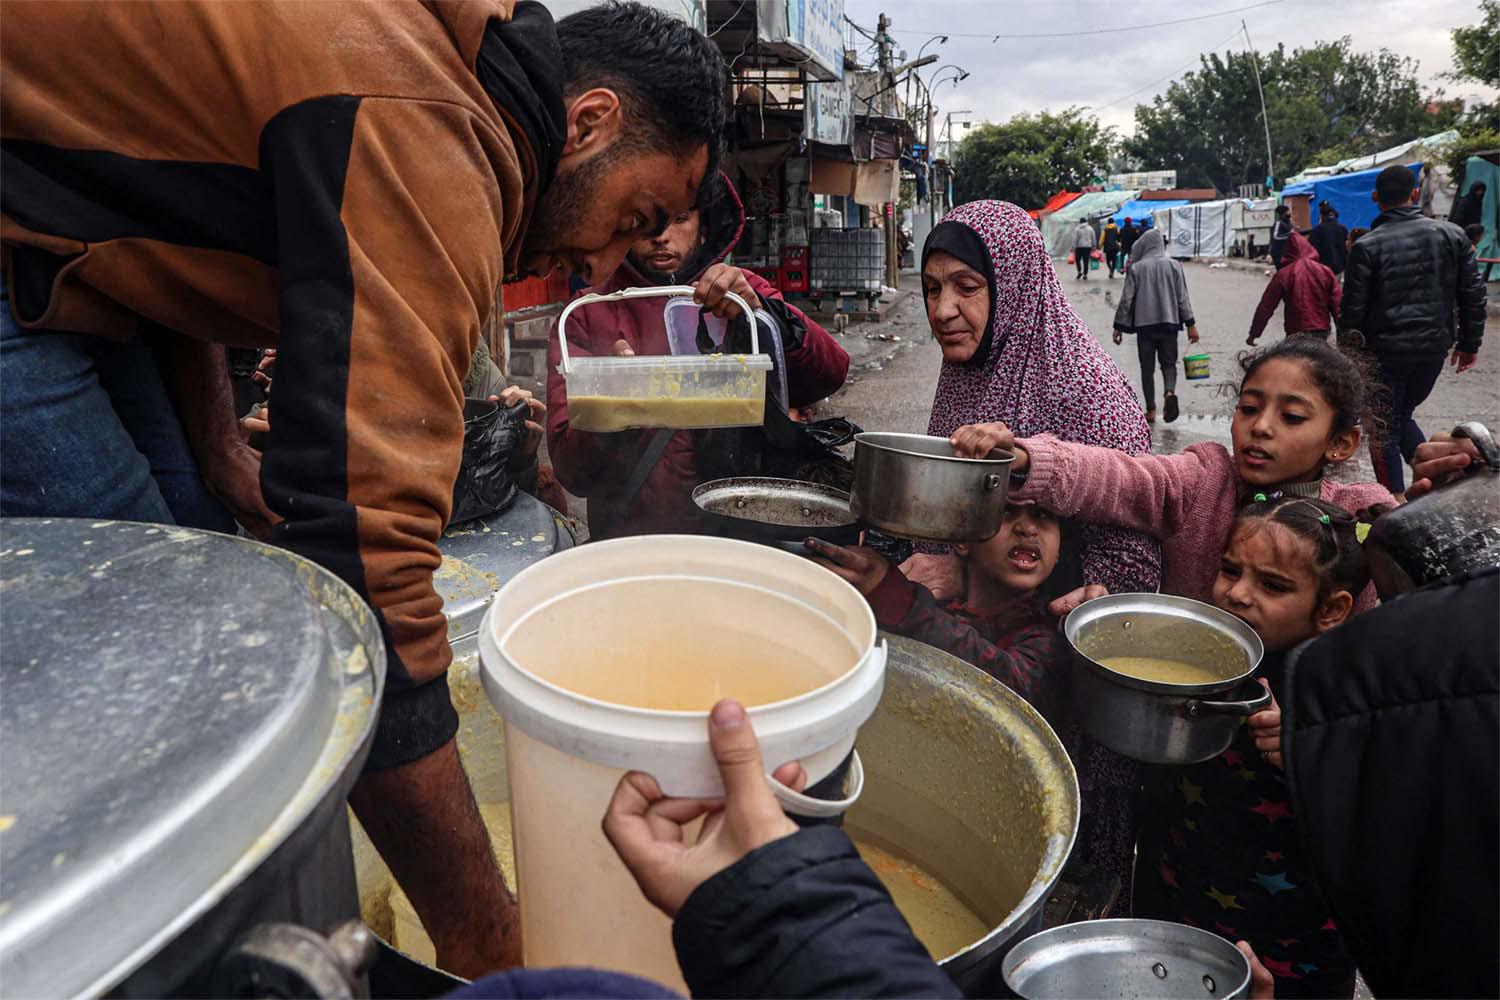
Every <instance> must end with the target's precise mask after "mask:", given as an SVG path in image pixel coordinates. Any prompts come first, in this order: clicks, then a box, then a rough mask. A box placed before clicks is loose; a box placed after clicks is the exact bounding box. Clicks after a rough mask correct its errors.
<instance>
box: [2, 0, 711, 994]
mask: <svg viewBox="0 0 1500 1000" xmlns="http://www.w3.org/2000/svg"><path fill="white" fill-rule="evenodd" d="M0 66H3V72H4V77H5V86H4V91H3V94H0V153H3V161H0V168H3V177H4V180H3V186H0V209H3V216H0V239H3V243H4V250H5V272H4V276H5V283H6V288H7V290H8V293H9V297H10V302H9V303H8V305H9V314H8V315H6V317H5V322H4V324H3V333H4V338H3V339H4V343H3V344H0V346H3V347H4V350H3V351H0V376H3V384H0V398H3V400H4V402H3V403H0V429H3V431H0V433H3V435H4V436H3V440H0V447H3V448H4V450H5V452H6V458H7V462H6V463H5V469H4V472H3V477H0V478H3V480H4V482H3V485H4V490H3V501H4V502H3V504H0V513H4V514H11V515H25V514H54V515H74V516H119V515H118V510H119V509H124V510H132V509H135V508H132V507H130V506H129V505H128V504H125V505H124V506H122V507H121V508H118V509H108V508H109V500H110V498H111V497H113V496H114V495H115V487H116V486H117V484H112V483H108V482H103V481H96V480H97V473H98V470H97V468H96V467H93V466H91V465H90V464H89V463H88V462H87V461H83V462H80V461H79V460H78V457H77V456H72V455H70V454H69V453H68V450H67V449H66V448H55V447H48V446H47V441H46V440H45V439H46V438H47V436H48V435H50V434H52V433H57V434H62V433H63V431H64V429H65V428H69V427H76V426H77V422H78V418H79V414H81V413H86V414H87V422H89V424H90V426H91V427H95V426H96V432H92V433H85V434H84V435H82V437H84V438H87V439H88V440H90V441H94V442H95V443H97V442H98V441H106V440H111V441H112V440H115V439H116V438H121V439H123V440H124V441H125V442H126V444H125V446H124V447H123V448H117V449H115V450H114V452H115V453H114V454H111V455H106V456H103V457H104V458H107V459H113V458H120V459H121V460H122V462H125V463H126V464H128V463H129V462H130V461H145V459H143V458H142V457H141V456H140V455H139V454H125V452H128V451H129V450H130V447H129V438H128V436H126V435H124V434H116V435H114V436H111V434H110V433H107V431H110V432H112V431H117V430H119V429H120V428H119V426H118V425H120V424H121V423H122V420H121V415H122V414H124V413H125V412H126V411H127V410H129V409H130V408H131V407H132V406H134V407H137V408H139V404H140V403H141V399H140V398H129V397H130V389H129V387H128V386H127V387H125V388H124V389H121V388H120V387H119V386H118V385H116V386H113V387H110V388H111V389H112V394H105V393H101V392H100V387H101V384H102V383H101V380H100V377H99V375H100V373H99V372H98V371H96V370H93V369H90V368H88V365H89V364H97V361H96V359H97V357H98V355H97V354H90V353H88V352H89V351H90V350H92V347H93V346H94V345H97V344H102V343H108V342H132V341H134V340H136V339H137V338H139V337H140V335H141V334H142V331H143V330H145V329H146V328H147V327H148V326H149V328H150V329H151V330H152V331H153V337H155V338H156V340H157V343H158V346H160V347H162V350H163V352H164V354H165V355H167V356H170V357H174V358H176V359H177V363H176V364H174V365H171V366H169V372H168V374H169V376H170V377H169V378H168V379H167V383H168V385H167V387H168V389H169V390H170V391H171V392H172V394H173V395H174V397H175V398H174V400H173V402H174V403H175V405H176V412H177V413H178V414H180V415H181V417H182V428H181V429H182V430H183V431H184V432H185V433H186V438H187V441H188V442H189V443H190V444H191V446H192V452H193V456H194V458H195V459H196V461H197V463H198V466H199V468H200V469H201V470H202V471H203V472H204V474H205V477H206V478H207V479H208V481H209V485H210V486H211V487H212V488H213V489H214V490H215V492H217V493H218V494H219V495H220V496H223V497H226V498H228V499H229V500H231V501H232V503H231V506H232V507H233V508H235V509H236V510H237V511H238V512H239V513H240V514H241V518H242V521H245V522H247V523H249V524H255V523H256V517H257V514H259V516H260V518H261V519H262V520H263V523H264V525H266V526H268V525H269V523H270V522H271V521H273V520H274V521H276V522H277V523H276V524H275V526H274V528H269V531H270V536H269V537H270V538H271V540H272V541H274V542H276V543H278V544H281V545H284V546H285V547H287V548H289V549H291V550H292V551H294V552H297V553H299V554H301V555H304V556H307V557H309V558H312V559H314V560H316V561H317V562H319V563H321V564H322V565H324V566H326V567H328V568H329V569H331V570H333V571H334V572H336V573H338V574H339V576H341V577H342V578H343V579H344V580H345V581H347V582H348V583H350V584H351V585H352V586H354V587H355V588H356V589H358V591H359V592H360V593H361V594H362V595H363V596H364V597H365V598H366V599H367V600H368V601H369V602H370V604H371V605H372V606H373V607H374V608H375V610H376V611H377V613H378V614H379V616H380V619H381V625H382V631H383V633H384V635H385V639H386V643H387V647H388V650H389V661H388V671H387V679H386V696H385V701H384V704H383V707H382V712H381V718H380V723H379V727H378V730H377V733H376V737H375V745H374V749H373V751H372V754H371V758H370V764H369V766H368V768H367V770H366V773H365V774H364V775H363V777H362V778H361V780H360V782H359V784H358V786H357V787H356V790H355V793H354V794H353V796H352V802H353V804H354V806H355V809H356V810H357V812H358V814H359V816H360V819H361V821H362V822H363V823H364V825H365V827H366V829H367V830H368V831H369V832H370V834H371V837H372V838H373V839H374V841H375V843H376V844H377V846H378V847H379V848H380V850H381V852H382V854H384V856H385V857H386V859H387V861H388V862H389V863H390V866H391V868H392V869H393V871H394V872H395V873H396V876H397V878H398V879H399V880H400V882H401V884H402V885H403V886H404V887H405V888H406V890H407V892H408V893H409V894H410V896H411V899H412V901H413V903H414V904H415V906H416V908H417V911H418V913H419V914H420V915H421V916H422V919H423V922H424V923H425V924H426V925H427V928H428V930H429V931H430V932H431V934H432V937H433V938H434V940H435V942H436V944H437V948H438V958H439V961H440V963H441V964H443V965H444V966H445V967H447V968H448V969H450V970H452V971H454V972H457V973H461V974H464V975H470V976H472V975H475V974H478V973H481V972H484V971H486V970H488V969H492V968H496V967H499V966H502V965H506V964H513V963H515V962H517V961H519V957H520V949H519V935H518V934H516V933H514V932H513V924H514V901H513V899H512V897H511V896H510V894H509V892H508V890H507V889H506V887H505V885H504V882H503V879H502V878H501V876H500V874H499V872H498V870H497V869H496V867H495V865H494V862H493V860H492V859H491V856H490V851H489V843H488V840H487V837H486V835H485V832H484V828H483V825H482V824H481V823H480V820H479V816H478V811H477V809H476V808H475V806H474V802H473V797H472V794H471V793H470V792H469V790H468V787H467V784H466V782H465V780H464V777H463V773H462V770H461V768H460V765H459V761H458V757H457V754H456V752H455V751H454V748H453V735H454V733H455V731H456V729H457V717H456V714H455V713H454V710H453V706H452V704H451V702H450V700H449V697H448V691H447V684H446V680H445V672H446V669H447V667H448V664H449V661H450V659H451V653H450V650H449V648H448V643H447V640H446V637H445V635H446V628H445V620H444V617H443V610H442V601H441V599H440V598H439V597H438V596H437V593H436V592H435V591H434V589H433V585H432V574H433V571H434V570H435V569H437V567H438V565H439V563H440V555H439V552H438V548H437V541H438V538H439V536H440V534H441V532H442V529H443V525H444V523H445V521H446V520H447V518H448V515H449V513H450V511H449V505H450V502H451V500H450V498H451V490H452V484H453V481H454V478H455V476H456V473H457V469H458V465H459V459H460V453H461V444H462V438H463V417H462V403H463V399H462V389H461V382H462V379H463V376H464V372H465V371H466V370H467V368H468V365H469V359H470V357H471V356H472V354H473V352H474V349H475V345H476V344H477V343H478V342H479V340H480V337H481V334H482V331H484V330H485V329H486V328H488V327H489V326H490V325H491V324H493V323H495V322H496V321H497V320H498V318H499V311H500V298H499V293H498V289H499V286H500V284H501V282H502V281H503V280H504V279H505V278H507V277H508V276H512V275H519V274H524V273H544V272H546V271H548V270H550V269H552V268H553V267H559V266H560V267H563V268H566V269H569V270H572V271H574V272H577V273H579V274H580V275H581V276H582V277H583V279H584V280H585V281H588V282H590V283H592V282H596V281H601V280H603V279H604V278H605V277H607V276H608V275H610V274H611V273H613V272H614V270H615V269H616V268H617V267H618V266H619V264H620V262H621V260H622V259H623V258H624V255H625V252H626V250H627V248H628V247H629V246H630V245H631V243H632V242H634V241H635V240H638V239H641V238H643V237H645V236H648V235H650V234H652V233H654V232H658V231H660V230H661V229H662V228H663V227H664V226H665V225H666V223H667V220H668V219H671V218H672V217H674V216H676V215H678V214H679V213H681V212H683V211H685V210H686V209H687V208H688V207H689V206H690V205H691V204H693V202H694V199H695V196H696V191H697V188H698V186H699V184H700V183H701V182H702V179H703V177H704V175H705V172H706V171H707V170H709V169H712V168H713V166H714V164H713V162H712V161H713V160H714V159H716V156H717V152H718V148H719V143H720V137H721V133H722V129H723V119H724V111H723V105H722V95H723V65H722V62H721V60H720V58H719V56H718V54H717V52H716V51H715V49H714V47H713V45H712V43H710V42H709V41H708V40H707V39H705V38H704V37H703V36H702V35H701V34H699V33H698V32H696V31H694V30H693V29H692V28H690V27H688V26H687V25H686V24H684V23H683V22H681V21H678V20H676V19H673V18H671V17H668V16H666V15H663V14H660V13H658V12H655V11H653V10H651V9H650V8H646V7H644V6H641V5H638V4H628V3H627V4H610V5H606V6H601V7H594V8H590V9H588V10H586V11H584V12H582V13H579V14H576V15H574V16H572V17H569V18H565V19H564V20H562V21H561V22H559V23H558V24H556V25H554V24H553V22H552V19H551V16H550V15H549V14H548V13H547V11H546V10H545V8H543V7H542V6H541V5H540V4H537V3H531V2H527V0H520V2H517V0H468V2H441V0H431V2H428V3H423V4H410V5H407V4H390V3H338V2H322V3H301V4H286V5H282V4H270V3H242V4H181V3H151V2H135V3H112V4H56V3H45V2H44V3H35V4H33V3H22V2H15V3H7V4H6V9H5V31H4V35H3V38H0ZM59 331H61V332H59ZM224 345H240V346H254V347H266V346H273V345H274V346H276V347H277V348H278V352H279V354H278V371H277V382H276V420H275V421H274V423H273V429H272V431H271V434H270V440H269V443H268V445H267V447H266V449H265V453H264V462H263V464H262V465H261V466H260V468H259V470H258V482H257V470H256V468H255V466H254V463H253V460H250V459H248V458H247V456H246V454H245V452H244V451H243V450H242V446H241V444H240V442H239V440H238V438H237V437H236V436H235V427H234V419H233V417H234V414H233V413H232V411H231V408H230V403H229V393H228V386H227V383H226V380H225V378H224V369H223V348H224ZM36 351H40V352H43V353H46V352H52V353H53V354H57V353H59V352H69V351H71V352H75V354H76V359H82V360H80V362H79V363H80V364H81V365H82V367H81V368H79V369H78V371H77V372H76V374H77V375H78V378H77V380H76V381H77V383H78V384H77V385H76V386H75V385H74V381H75V380H74V379H73V378H72V374H70V375H69V379H68V381H67V383H66V385H64V384H63V382H62V381H61V380H60V379H59V380H56V381H55V382H54V384H50V385H39V383H46V382H47V380H48V377H46V376H44V377H41V378H38V377H37V375H36V374H35V372H36V371H37V369H24V370H23V369H22V368H19V367H17V365H18V364H19V362H17V363H16V364H13V363H12V359H21V358H23V357H29V356H31V354H29V353H28V352H32V353H35V352H36ZM70 359H73V357H72V356H71V355H70ZM76 359H74V360H76ZM41 370H43V371H46V370H47V369H45V368H44V369H41ZM54 370H56V369H54ZM105 374H106V375H107V374H108V373H105ZM44 388H45V389H47V390H49V391H50V392H51V395H46V394H44V393H43V392H42V391H41V390H42V389H44ZM75 390H76V391H75ZM85 390H87V391H85ZM106 395H107V399H106V402H105V403H104V404H103V405H97V401H98V399H99V398H101V397H104V396H106ZM85 396H87V397H88V398H90V399H93V400H94V401H95V404H92V409H82V408H80V406H81V403H82V401H83V400H84V398H85ZM75 403H78V404H80V406H74V405H73V404H75ZM162 415H163V414H157V416H162ZM165 416H167V417H171V414H170V412H169V413H167V414H165ZM174 419H175V418H174ZM106 424H109V425H110V426H109V427H106V426H105V425H106ZM12 428H15V429H16V430H17V432H18V435H19V431H20V429H21V428H27V429H28V437H29V438H30V439H31V440H29V441H22V440H19V437H18V436H17V437H13V436H12V434H11V433H10V432H11V430H12ZM127 430H128V428H127ZM38 436H40V437H41V438H43V439H44V440H43V441H42V442H41V446H40V447H30V449H29V450H28V448H27V446H28V445H33V446H34V445H37V444H38V442H37V441H36V440H35V439H36V438H37V437H38ZM13 446H14V450H13ZM12 456H15V461H14V462H12V461H11V459H12ZM28 456H29V457H30V460H29V461H28V460H26V459H27V458H28ZM70 462H71V463H72V464H71V465H70ZM75 466H81V467H75ZM59 477H62V479H63V481H64V482H65V483H66V484H67V488H65V489H62V490H58V489H49V488H48V487H49V485H52V484H53V483H55V481H56V480H57V479H58V478H59ZM141 478H142V481H143V482H147V481H148V480H149V477H148V476H142V477H141ZM262 495H263V497H264V502H263V503H262V500H261V497H262ZM267 508H269V509H268V510H267ZM164 516H169V515H164ZM184 721H185V724H191V723H190V720H184Z"/></svg>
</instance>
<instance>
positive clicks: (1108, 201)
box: [1042, 191, 1144, 257]
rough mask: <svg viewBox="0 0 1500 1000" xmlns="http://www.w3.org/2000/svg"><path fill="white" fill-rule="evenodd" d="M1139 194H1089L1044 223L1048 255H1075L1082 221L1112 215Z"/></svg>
mask: <svg viewBox="0 0 1500 1000" xmlns="http://www.w3.org/2000/svg"><path fill="white" fill-rule="evenodd" d="M1138 194H1140V192H1139V191H1089V192H1087V193H1085V194H1082V195H1079V196H1078V197H1077V198H1075V199H1073V200H1072V201H1071V202H1069V203H1068V204H1066V205H1064V206H1063V207H1062V208H1060V209H1058V210H1057V211H1056V212H1053V213H1052V214H1051V215H1049V216H1047V217H1046V218H1045V219H1043V220H1042V242H1043V243H1045V244H1046V245H1047V252H1048V253H1050V254H1051V255H1052V256H1054V257H1066V256H1067V255H1068V254H1070V253H1072V252H1073V230H1074V229H1075V228H1076V227H1077V225H1078V221H1079V220H1080V219H1083V220H1085V221H1088V222H1093V221H1095V220H1099V219H1103V218H1105V217H1106V216H1109V215H1113V214H1114V213H1115V212H1116V211H1117V210H1118V209H1119V207H1120V206H1121V205H1123V204H1125V203H1126V202H1128V201H1133V200H1134V199H1135V196H1136V195H1138ZM1143 214H1144V213H1143Z"/></svg>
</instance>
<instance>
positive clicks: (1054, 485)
mask: <svg viewBox="0 0 1500 1000" xmlns="http://www.w3.org/2000/svg"><path fill="white" fill-rule="evenodd" d="M1018 444H1020V445H1021V446H1022V447H1024V448H1025V449H1026V453H1027V455H1028V456H1029V458H1030V463H1031V464H1030V470H1029V472H1028V475H1027V479H1026V482H1025V484H1023V485H1021V486H1018V487H1015V488H1013V490H1012V492H1011V496H1012V497H1014V498H1015V499H1017V500H1035V501H1037V502H1038V503H1040V504H1041V505H1042V506H1044V507H1049V508H1051V509H1052V510H1054V511H1056V512H1057V513H1058V514H1060V515H1062V516H1063V517H1076V518H1079V519H1080V520H1083V521H1096V522H1100V523H1104V524H1115V525H1119V526H1121V527H1124V528H1133V529H1135V530H1136V531H1142V532H1145V533H1146V534H1148V535H1152V536H1154V537H1155V538H1157V539H1159V540H1160V541H1161V590H1162V593H1165V594H1176V595H1178V596H1181V597H1191V598H1193V599H1195V600H1199V601H1211V600H1212V599H1213V586H1214V578H1215V577H1216V576H1217V575H1218V572H1219V557H1220V556H1221V555H1222V554H1223V552H1224V549H1225V548H1226V547H1227V546H1228V544H1229V529H1230V526H1231V525H1232V524H1233V523H1234V517H1235V513H1236V511H1237V510H1238V508H1239V506H1240V498H1241V496H1242V495H1243V494H1244V493H1245V492H1246V491H1247V489H1248V488H1247V487H1246V485H1245V483H1244V482H1243V481H1241V479H1240V477H1239V474H1238V473H1237V472H1236V471H1235V468H1234V458H1233V456H1231V455H1230V454H1229V451H1228V450H1227V449H1225V447H1224V446H1223V445H1221V444H1213V443H1208V444H1195V445H1190V446H1189V447H1188V449H1187V450H1186V451H1184V452H1181V453H1179V454H1176V455H1127V454H1125V453H1124V452H1121V451H1115V450H1114V449H1112V448H1091V447H1089V446H1088V445H1081V444H1073V443H1071V442H1067V441H1059V440H1058V439H1057V438H1054V437H1052V436H1051V435H1048V434H1044V435H1041V436H1039V437H1033V438H1025V439H1023V440H1021V441H1019V442H1018ZM1318 496H1319V497H1321V498H1322V499H1324V500H1326V501H1328V502H1329V503H1333V504H1336V505H1338V506H1340V507H1342V508H1344V509H1345V510H1347V511H1349V512H1350V513H1355V512H1357V511H1359V510H1362V509H1363V508H1365V507H1369V506H1370V505H1371V504H1377V503H1384V504H1394V503H1395V502H1396V501H1395V498H1393V497H1392V496H1391V494H1390V491H1389V490H1387V489H1386V488H1385V487H1384V486H1381V485H1380V484H1378V483H1335V482H1333V481H1331V480H1328V479H1324V480H1323V483H1322V486H1321V487H1320V489H1319V491H1318ZM1373 603H1374V590H1373V589H1367V590H1366V592H1365V593H1364V594H1362V595H1360V600H1359V609H1360V610H1363V609H1364V608H1365V607H1367V606H1372V605H1373Z"/></svg>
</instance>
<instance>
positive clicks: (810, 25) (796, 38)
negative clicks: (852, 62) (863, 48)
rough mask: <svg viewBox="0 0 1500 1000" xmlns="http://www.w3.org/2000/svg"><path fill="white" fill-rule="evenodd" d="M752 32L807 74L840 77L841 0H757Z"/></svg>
mask: <svg viewBox="0 0 1500 1000" xmlns="http://www.w3.org/2000/svg"><path fill="white" fill-rule="evenodd" d="M756 32H757V34H758V35H759V38H760V41H761V42H762V43H764V44H765V45H766V46H767V47H768V49H769V50H770V51H772V52H777V53H779V54H781V55H782V56H783V58H786V59H788V60H789V61H792V62H796V63H799V64H801V65H802V66H803V67H804V68H805V69H806V70H807V75H808V76H809V77H810V78H812V79H814V80H842V79H843V78H844V0H758V2H757V3H756Z"/></svg>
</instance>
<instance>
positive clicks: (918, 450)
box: [849, 432, 1015, 542]
mask: <svg viewBox="0 0 1500 1000" xmlns="http://www.w3.org/2000/svg"><path fill="white" fill-rule="evenodd" d="M1014 460H1015V457H1014V456H1013V455H1011V454H1009V453H1008V452H1003V451H995V452H992V453H991V454H990V456H989V457H988V458H960V457H958V456H957V455H955V454H954V453H953V446H952V445H950V444H949V443H948V439H947V438H940V437H929V436H928V435H926V434H885V433H879V434H877V433H870V432H865V433H863V434H857V435H855V437H854V489H853V491H852V493H851V494H850V497H849V508H850V509H851V510H852V511H853V512H854V516H855V517H857V518H859V520H860V521H861V522H863V523H864V524H867V525H869V526H870V527H872V528H876V529H878V530H880V531H884V532H886V533H887V534H891V535H897V536H899V537H902V538H914V539H917V540H919V541H929V542H982V541H984V540H985V539H986V538H993V537H994V536H995V533H996V532H997V531H999V530H1000V523H1001V521H1002V520H1003V519H1004V517H1005V493H1006V488H1007V486H1008V485H1009V483H1010V476H1009V472H1010V463H1011V462H1013V461H1014Z"/></svg>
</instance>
